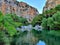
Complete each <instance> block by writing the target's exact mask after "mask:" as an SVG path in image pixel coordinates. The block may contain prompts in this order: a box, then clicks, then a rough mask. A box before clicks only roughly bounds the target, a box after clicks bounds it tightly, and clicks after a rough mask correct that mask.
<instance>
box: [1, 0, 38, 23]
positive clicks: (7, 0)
mask: <svg viewBox="0 0 60 45" xmlns="http://www.w3.org/2000/svg"><path fill="white" fill-rule="evenodd" d="M0 11H2V12H3V14H6V13H15V14H16V15H18V16H22V17H24V18H27V20H28V22H30V21H32V20H33V18H34V17H35V16H36V15H37V14H39V12H38V10H37V9H36V8H34V7H32V6H30V5H28V4H27V3H24V2H18V1H16V0H0Z"/></svg>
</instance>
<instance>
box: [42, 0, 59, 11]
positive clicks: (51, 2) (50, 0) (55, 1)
mask: <svg viewBox="0 0 60 45" xmlns="http://www.w3.org/2000/svg"><path fill="white" fill-rule="evenodd" d="M59 4H60V0H47V2H46V5H45V7H44V9H43V11H46V10H50V9H51V8H54V7H55V6H57V5H59Z"/></svg>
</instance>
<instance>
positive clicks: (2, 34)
mask: <svg viewBox="0 0 60 45" xmlns="http://www.w3.org/2000/svg"><path fill="white" fill-rule="evenodd" d="M27 23H28V22H27V20H26V19H25V18H22V17H18V16H16V15H15V14H6V15H3V14H2V12H0V42H1V45H3V44H4V45H10V44H11V43H12V42H13V40H15V38H16V37H14V36H17V34H18V33H17V30H16V28H18V27H20V26H22V25H27ZM13 37H14V38H13ZM17 37H18V36H17Z"/></svg>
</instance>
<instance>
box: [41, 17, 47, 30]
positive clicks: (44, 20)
mask: <svg viewBox="0 0 60 45" xmlns="http://www.w3.org/2000/svg"><path fill="white" fill-rule="evenodd" d="M41 25H42V27H43V29H45V30H46V29H47V19H46V18H43V20H42V23H41Z"/></svg>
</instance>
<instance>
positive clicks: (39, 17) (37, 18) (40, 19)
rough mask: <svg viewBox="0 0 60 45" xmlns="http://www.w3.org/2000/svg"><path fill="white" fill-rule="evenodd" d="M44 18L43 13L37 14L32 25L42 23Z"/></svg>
mask: <svg viewBox="0 0 60 45" xmlns="http://www.w3.org/2000/svg"><path fill="white" fill-rule="evenodd" d="M42 18H43V15H42V14H40V15H37V16H36V17H35V18H34V19H33V21H32V25H33V26H35V25H36V24H39V25H41V22H42Z"/></svg>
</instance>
